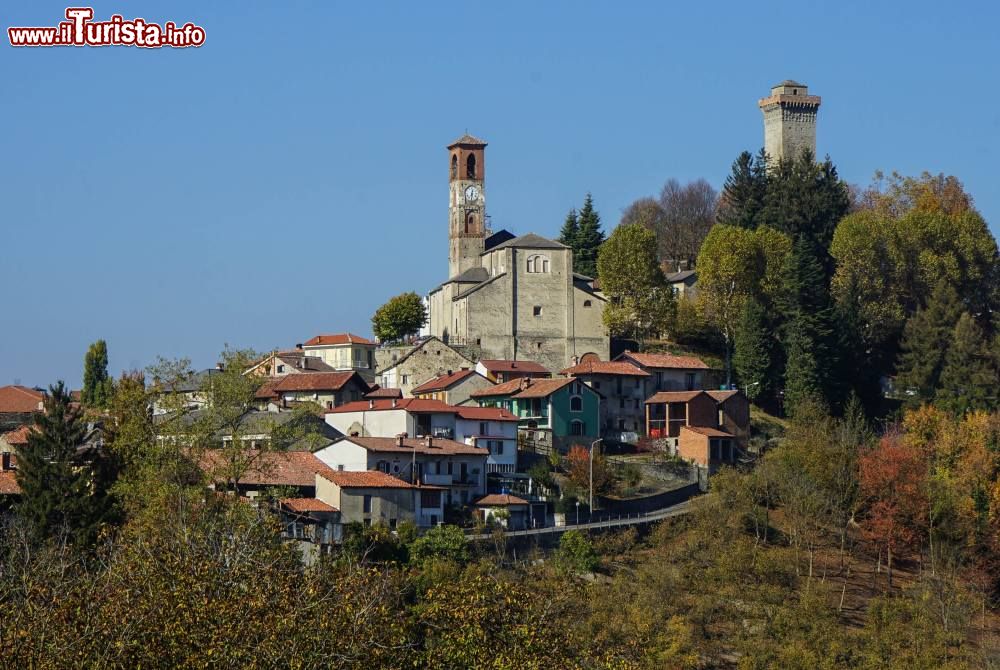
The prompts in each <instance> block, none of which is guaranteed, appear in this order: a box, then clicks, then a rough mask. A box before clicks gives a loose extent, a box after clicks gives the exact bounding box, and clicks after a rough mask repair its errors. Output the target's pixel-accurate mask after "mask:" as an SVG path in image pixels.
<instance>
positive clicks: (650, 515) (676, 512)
mask: <svg viewBox="0 0 1000 670" xmlns="http://www.w3.org/2000/svg"><path fill="white" fill-rule="evenodd" d="M690 511H691V501H690V500H685V501H684V502H682V503H677V504H676V505H671V506H670V507H664V508H663V509H658V510H656V511H653V512H646V513H645V514H622V515H621V516H619V517H616V518H611V519H605V520H603V521H594V522H592V523H581V524H579V525H577V524H567V525H565V526H546V527H545V528H532V529H530V530H512V531H508V532H506V533H504V535H505V536H506V537H520V536H524V535H545V534H547V533H565V532H566V531H567V530H591V529H594V528H615V527H618V526H634V525H636V524H641V523H652V522H654V521H661V520H663V519H669V518H670V517H674V516H681V515H683V514H687V513H688V512H690ZM566 516H567V517H570V518H568V519H567V521H570V520H572V514H567V515H566ZM492 537H493V536H492V535H490V534H488V533H486V534H480V535H466V536H465V539H466V540H468V541H470V542H474V541H476V540H488V539H490V538H492Z"/></svg>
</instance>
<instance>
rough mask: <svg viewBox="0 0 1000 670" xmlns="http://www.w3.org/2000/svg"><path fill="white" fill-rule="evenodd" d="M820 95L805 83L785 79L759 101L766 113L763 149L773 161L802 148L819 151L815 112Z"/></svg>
mask: <svg viewBox="0 0 1000 670" xmlns="http://www.w3.org/2000/svg"><path fill="white" fill-rule="evenodd" d="M819 105H820V97H819V96H818V95H809V88H808V87H807V86H806V85H805V84H800V83H798V82H795V81H792V80H791V79H786V80H785V81H783V82H781V83H780V84H778V85H777V86H772V87H771V95H769V96H768V97H766V98H761V100H760V101H759V102H758V103H757V106H758V107H760V109H761V111H762V112H763V113H764V151H766V152H767V155H768V157H769V158H770V159H771V161H773V162H775V163H776V162H777V161H781V160H792V159H794V158H795V157H796V156H797V155H798V154H799V153H800V152H801V151H802V150H803V149H809V150H810V151H811V152H812V153H813V156H815V155H816V112H818V111H819Z"/></svg>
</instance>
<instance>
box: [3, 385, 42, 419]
mask: <svg viewBox="0 0 1000 670" xmlns="http://www.w3.org/2000/svg"><path fill="white" fill-rule="evenodd" d="M44 399H45V394H44V393H42V392H40V391H36V390H35V389H30V388H28V387H26V386H0V414H25V413H27V412H39V411H41V409H42V407H41V403H42V401H43V400H44Z"/></svg>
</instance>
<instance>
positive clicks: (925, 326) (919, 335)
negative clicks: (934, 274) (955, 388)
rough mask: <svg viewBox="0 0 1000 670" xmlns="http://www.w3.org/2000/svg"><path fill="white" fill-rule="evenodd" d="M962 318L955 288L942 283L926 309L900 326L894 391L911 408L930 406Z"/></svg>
mask: <svg viewBox="0 0 1000 670" xmlns="http://www.w3.org/2000/svg"><path fill="white" fill-rule="evenodd" d="M961 314H962V305H961V303H960V302H959V300H958V294H957V293H956V292H955V288H954V287H953V286H952V285H951V284H949V283H948V282H947V281H945V280H941V281H940V282H938V284H937V285H936V286H935V287H934V291H933V292H932V293H931V297H930V299H929V300H928V301H927V306H926V307H924V308H923V309H918V310H917V312H916V313H915V314H914V315H913V316H911V317H910V319H909V320H908V321H907V322H906V325H905V326H903V339H902V342H901V343H900V355H899V360H898V363H897V366H896V388H897V389H898V390H899V391H900V392H901V393H903V400H904V401H905V403H906V404H907V405H909V406H911V407H915V406H919V405H921V404H923V403H925V402H931V401H932V400H933V399H934V396H935V394H936V392H937V388H938V386H939V382H940V378H941V369H942V368H943V366H944V356H945V352H946V351H948V348H949V345H950V342H951V338H952V335H953V332H952V331H953V330H954V328H955V325H956V324H957V323H958V319H959V317H960V316H961Z"/></svg>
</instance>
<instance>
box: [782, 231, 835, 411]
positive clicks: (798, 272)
mask: <svg viewBox="0 0 1000 670" xmlns="http://www.w3.org/2000/svg"><path fill="white" fill-rule="evenodd" d="M783 274H784V276H783V287H782V289H783V290H782V305H781V307H782V311H783V313H784V317H785V337H784V348H785V356H786V366H785V403H786V405H787V406H788V407H789V410H790V411H792V412H794V406H795V404H796V403H798V402H800V401H804V400H806V399H809V398H812V399H813V400H817V401H820V402H822V403H823V404H825V405H826V406H827V407H829V408H835V407H837V406H839V404H840V400H841V398H840V396H839V394H838V391H839V390H840V384H839V383H838V375H837V372H838V361H837V358H838V356H837V347H836V346H835V339H836V328H835V323H834V310H833V305H832V304H831V302H830V293H829V289H828V287H827V283H826V276H825V275H824V273H823V267H822V265H821V264H820V262H819V260H818V259H817V257H816V250H815V249H814V248H813V246H812V245H811V243H810V241H809V240H807V239H806V238H804V237H800V238H799V239H798V240H797V241H796V242H795V246H794V247H793V250H792V253H791V254H789V255H788V258H787V259H786V263H785V267H784V268H783Z"/></svg>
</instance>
